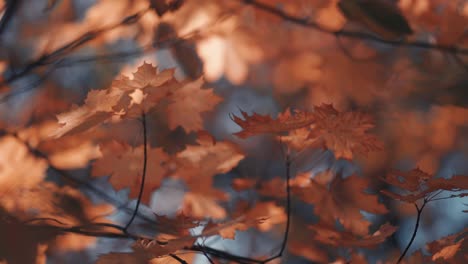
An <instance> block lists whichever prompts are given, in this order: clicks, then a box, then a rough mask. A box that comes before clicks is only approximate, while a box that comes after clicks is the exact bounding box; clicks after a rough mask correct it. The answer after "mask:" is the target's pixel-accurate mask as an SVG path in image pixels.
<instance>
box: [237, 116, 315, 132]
mask: <svg viewBox="0 0 468 264" xmlns="http://www.w3.org/2000/svg"><path fill="white" fill-rule="evenodd" d="M241 114H242V117H243V118H244V119H242V118H240V117H238V116H236V115H231V119H232V121H234V122H235V123H236V124H237V125H239V126H240V127H241V128H242V131H240V132H237V133H234V135H236V136H238V137H240V138H247V137H251V136H256V135H260V134H278V133H284V132H288V131H291V130H294V129H299V128H301V127H305V126H308V125H310V124H312V123H313V122H314V121H315V119H314V116H313V115H312V114H311V113H309V112H305V111H300V110H296V111H294V112H292V113H291V111H290V110H289V109H287V110H286V111H285V112H284V113H281V114H279V115H278V118H277V119H273V118H271V117H270V116H268V115H259V114H257V113H253V114H252V115H251V116H249V115H248V114H247V113H246V112H244V111H242V110H241Z"/></svg>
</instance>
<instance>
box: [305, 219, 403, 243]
mask: <svg viewBox="0 0 468 264" xmlns="http://www.w3.org/2000/svg"><path fill="white" fill-rule="evenodd" d="M309 228H310V229H311V230H313V231H314V232H315V237H314V239H315V240H317V241H320V243H323V244H326V245H331V246H335V247H360V248H375V247H376V246H378V245H380V244H382V243H383V242H384V241H385V240H386V239H387V238H388V237H389V236H391V235H392V234H393V233H395V231H396V230H397V227H395V226H392V225H390V224H388V223H387V224H384V225H382V226H380V228H379V230H377V231H375V232H374V233H373V234H371V235H367V234H366V235H362V236H356V235H355V234H353V233H351V232H346V231H345V232H340V231H338V230H336V229H335V228H334V227H332V226H330V225H329V224H326V223H324V222H321V223H319V224H316V225H313V226H310V227H309Z"/></svg>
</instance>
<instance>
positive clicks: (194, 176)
mask: <svg viewBox="0 0 468 264" xmlns="http://www.w3.org/2000/svg"><path fill="white" fill-rule="evenodd" d="M197 140H198V144H199V145H190V146H187V148H186V149H185V150H183V151H181V152H179V153H177V154H176V157H175V164H174V167H173V168H174V170H173V171H172V172H170V173H169V174H170V175H172V176H173V177H176V178H180V179H183V180H184V182H185V184H186V185H187V186H188V188H189V192H188V193H186V194H185V196H184V200H183V205H182V208H183V209H182V210H183V211H184V213H186V214H188V215H190V216H192V217H197V218H203V217H207V216H208V217H212V218H216V219H220V218H224V217H225V216H226V212H225V210H224V209H223V208H222V207H221V206H220V205H218V204H217V201H218V200H224V199H226V193H224V192H222V191H220V190H216V189H215V188H214V187H213V177H214V176H215V175H217V174H220V173H226V172H229V171H230V170H231V169H232V168H234V167H235V166H237V164H238V163H239V161H240V160H242V159H243V158H244V154H243V153H242V151H241V150H240V149H239V148H238V146H236V145H235V144H234V143H231V142H228V141H221V142H216V141H213V137H209V136H207V135H206V133H205V136H203V137H199V138H198V139H197Z"/></svg>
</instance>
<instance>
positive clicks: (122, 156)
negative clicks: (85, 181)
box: [91, 141, 169, 204]
mask: <svg viewBox="0 0 468 264" xmlns="http://www.w3.org/2000/svg"><path fill="white" fill-rule="evenodd" d="M100 150H101V152H102V155H101V157H100V158H99V159H98V160H96V161H95V162H94V163H93V168H92V172H91V174H92V176H106V175H111V177H110V179H109V182H110V183H111V184H112V186H113V187H114V188H115V189H116V190H120V189H123V188H127V187H129V188H130V194H129V197H130V198H136V197H138V194H139V190H140V185H141V181H142V175H141V173H142V168H143V159H144V156H143V146H142V145H141V146H139V147H136V148H133V147H131V146H129V145H128V144H126V143H120V142H117V141H111V142H108V143H105V144H101V146H100ZM147 159H148V163H147V164H148V167H147V169H146V180H145V186H144V190H143V195H142V202H143V203H146V204H147V203H148V202H149V200H150V196H151V193H152V192H153V191H154V190H155V189H156V188H158V187H159V186H160V184H161V181H162V179H163V178H164V176H165V175H166V172H167V168H166V166H165V164H166V163H167V162H168V161H169V156H168V155H167V154H166V153H165V152H164V151H163V150H162V148H149V147H148V153H147Z"/></svg>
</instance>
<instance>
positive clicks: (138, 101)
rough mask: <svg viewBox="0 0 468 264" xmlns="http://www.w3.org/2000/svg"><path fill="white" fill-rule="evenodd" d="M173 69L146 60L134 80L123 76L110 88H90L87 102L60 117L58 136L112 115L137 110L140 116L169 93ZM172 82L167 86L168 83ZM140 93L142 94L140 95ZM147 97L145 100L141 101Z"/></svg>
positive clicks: (172, 84)
mask: <svg viewBox="0 0 468 264" xmlns="http://www.w3.org/2000/svg"><path fill="white" fill-rule="evenodd" d="M173 75H174V71H173V70H165V71H163V72H161V73H158V70H157V68H156V67H154V66H152V65H151V64H149V63H143V65H142V66H140V67H138V70H137V71H136V72H135V73H134V74H133V79H129V78H128V77H125V76H121V77H119V78H117V79H116V80H115V81H114V82H113V83H112V85H111V87H110V88H108V89H105V90H94V91H90V92H89V93H88V95H87V97H86V100H85V102H84V105H82V106H80V107H76V106H75V108H74V109H72V110H71V111H69V112H67V113H62V114H59V115H58V116H57V119H58V123H59V124H61V125H62V127H60V128H59V129H57V130H56V131H55V133H53V136H54V137H56V138H58V137H62V136H65V135H69V134H74V133H79V132H84V131H86V130H88V129H90V128H93V127H95V126H97V125H99V124H101V123H103V122H105V121H107V120H108V119H109V118H111V117H112V116H113V115H125V114H128V113H129V112H130V113H131V112H132V111H133V112H134V111H135V109H134V108H135V107H136V106H137V105H138V107H137V108H138V109H139V111H138V115H141V112H142V111H148V110H149V109H151V108H152V107H154V106H156V105H157V104H158V103H159V101H160V100H161V99H163V98H164V97H165V96H167V95H168V94H169V91H170V89H171V88H173V87H172V86H174V84H177V82H175V81H174V77H173ZM166 83H167V84H170V85H165V84H166ZM138 95H139V96H138ZM138 97H140V98H138ZM143 97H145V98H144V99H145V100H142V99H143Z"/></svg>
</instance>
